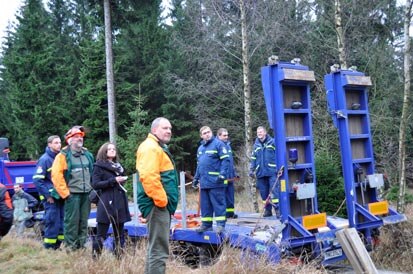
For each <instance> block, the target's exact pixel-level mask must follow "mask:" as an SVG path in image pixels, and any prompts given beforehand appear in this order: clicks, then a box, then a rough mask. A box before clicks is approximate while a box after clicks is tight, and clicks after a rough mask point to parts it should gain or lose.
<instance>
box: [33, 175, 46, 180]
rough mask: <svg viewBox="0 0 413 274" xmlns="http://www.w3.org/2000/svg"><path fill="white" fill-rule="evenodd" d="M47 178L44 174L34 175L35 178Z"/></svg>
mask: <svg viewBox="0 0 413 274" xmlns="http://www.w3.org/2000/svg"><path fill="white" fill-rule="evenodd" d="M44 178H46V177H45V176H44V175H34V176H33V179H44Z"/></svg>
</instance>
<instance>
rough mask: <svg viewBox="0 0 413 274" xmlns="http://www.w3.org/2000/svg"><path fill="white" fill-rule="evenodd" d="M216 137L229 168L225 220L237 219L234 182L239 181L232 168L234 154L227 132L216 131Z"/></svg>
mask: <svg viewBox="0 0 413 274" xmlns="http://www.w3.org/2000/svg"><path fill="white" fill-rule="evenodd" d="M217 137H218V139H219V140H221V141H222V142H223V143H224V144H225V145H226V146H227V151H228V155H229V166H228V180H227V181H228V184H227V188H226V191H225V198H226V203H227V213H226V216H227V219H228V218H234V219H235V218H238V215H237V214H235V209H234V207H235V189H234V181H236V180H237V179H239V177H238V176H237V173H236V171H235V168H234V154H233V153H232V148H231V142H230V141H229V135H228V130H227V129H225V128H220V129H218V131H217Z"/></svg>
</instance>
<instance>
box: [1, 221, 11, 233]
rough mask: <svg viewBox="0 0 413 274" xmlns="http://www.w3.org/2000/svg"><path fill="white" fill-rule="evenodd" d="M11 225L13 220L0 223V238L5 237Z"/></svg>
mask: <svg viewBox="0 0 413 274" xmlns="http://www.w3.org/2000/svg"><path fill="white" fill-rule="evenodd" d="M12 225H13V220H4V219H2V220H1V221H0V236H1V237H3V236H6V234H7V233H9V231H10V228H11V226H12Z"/></svg>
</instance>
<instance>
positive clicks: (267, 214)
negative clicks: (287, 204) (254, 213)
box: [262, 209, 272, 217]
mask: <svg viewBox="0 0 413 274" xmlns="http://www.w3.org/2000/svg"><path fill="white" fill-rule="evenodd" d="M262 216H263V217H271V216H272V212H271V209H265V211H264V215H262Z"/></svg>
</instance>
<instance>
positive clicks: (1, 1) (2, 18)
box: [0, 0, 23, 42]
mask: <svg viewBox="0 0 413 274" xmlns="http://www.w3.org/2000/svg"><path fill="white" fill-rule="evenodd" d="M22 3H23V1H22V0H0V41H1V42H2V41H3V37H4V36H6V28H7V25H8V24H9V22H10V21H14V20H15V18H16V17H15V14H16V11H17V10H18V9H19V8H20V6H21V5H22Z"/></svg>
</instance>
